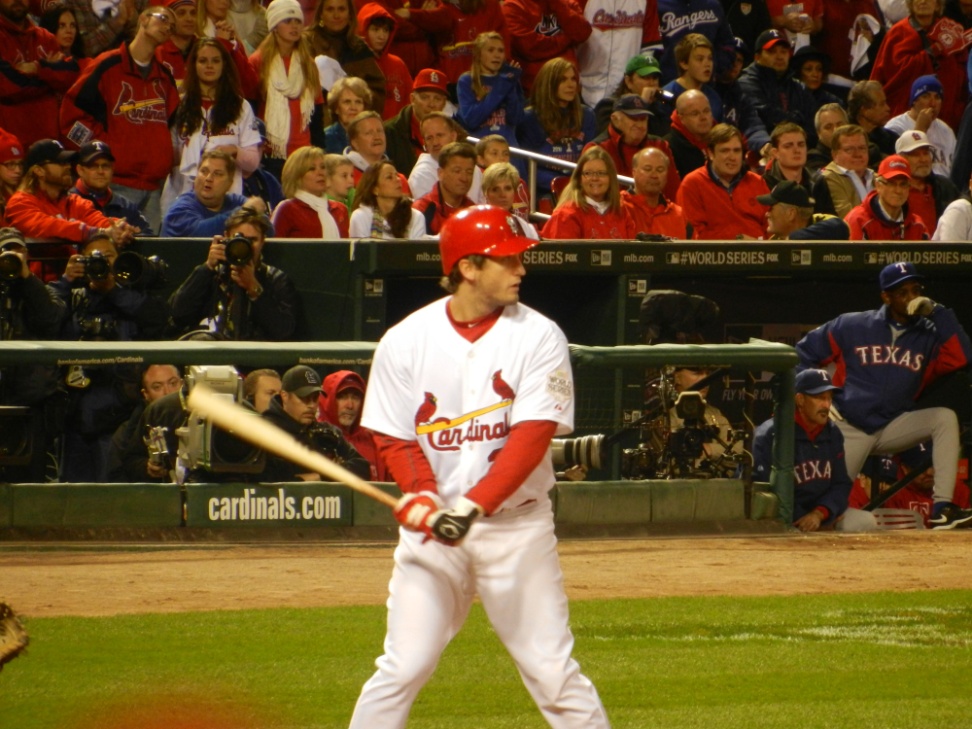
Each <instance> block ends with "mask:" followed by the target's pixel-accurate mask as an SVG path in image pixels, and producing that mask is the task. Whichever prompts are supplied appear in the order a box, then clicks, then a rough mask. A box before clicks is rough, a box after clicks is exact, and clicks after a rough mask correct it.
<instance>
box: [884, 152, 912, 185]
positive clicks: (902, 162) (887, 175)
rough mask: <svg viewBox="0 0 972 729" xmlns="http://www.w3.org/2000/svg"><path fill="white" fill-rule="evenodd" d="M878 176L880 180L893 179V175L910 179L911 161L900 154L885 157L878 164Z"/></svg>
mask: <svg viewBox="0 0 972 729" xmlns="http://www.w3.org/2000/svg"><path fill="white" fill-rule="evenodd" d="M877 173H878V177H880V178H881V179H882V180H893V179H894V178H895V177H905V178H907V179H909V180H910V179H911V163H910V162H908V160H906V159H905V158H904V157H902V156H901V155H900V154H892V155H891V156H890V157H885V158H884V159H882V160H881V164H879V165H878V170H877Z"/></svg>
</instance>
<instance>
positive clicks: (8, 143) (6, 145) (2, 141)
mask: <svg viewBox="0 0 972 729" xmlns="http://www.w3.org/2000/svg"><path fill="white" fill-rule="evenodd" d="M23 158H24V145H22V144H21V143H20V140H19V139H17V137H15V136H14V135H13V134H11V133H10V132H5V131H3V130H2V129H0V164H3V163H4V162H13V161H14V160H18V159H19V160H22V159H23Z"/></svg>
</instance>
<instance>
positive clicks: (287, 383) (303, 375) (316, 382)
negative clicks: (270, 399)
mask: <svg viewBox="0 0 972 729" xmlns="http://www.w3.org/2000/svg"><path fill="white" fill-rule="evenodd" d="M280 389H281V390H282V391H283V392H289V393H291V394H293V395H296V396H297V397H302V398H303V397H307V396H308V395H312V394H313V393H315V392H320V391H321V376H320V375H319V374H317V370H315V369H313V368H311V367H308V366H307V365H297V366H296V367H291V368H290V369H289V370H287V371H286V372H284V376H283V377H282V378H281V379H280Z"/></svg>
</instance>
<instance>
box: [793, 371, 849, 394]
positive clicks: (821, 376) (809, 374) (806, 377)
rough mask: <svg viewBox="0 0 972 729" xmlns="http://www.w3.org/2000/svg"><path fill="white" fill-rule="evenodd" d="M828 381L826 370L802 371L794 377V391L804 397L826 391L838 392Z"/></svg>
mask: <svg viewBox="0 0 972 729" xmlns="http://www.w3.org/2000/svg"><path fill="white" fill-rule="evenodd" d="M839 389H840V388H839V387H837V385H835V384H834V383H833V380H831V379H830V375H829V374H828V373H827V370H803V372H800V373H798V374H797V376H796V391H797V392H798V393H802V394H804V395H819V394H820V393H821V392H827V391H828V390H839Z"/></svg>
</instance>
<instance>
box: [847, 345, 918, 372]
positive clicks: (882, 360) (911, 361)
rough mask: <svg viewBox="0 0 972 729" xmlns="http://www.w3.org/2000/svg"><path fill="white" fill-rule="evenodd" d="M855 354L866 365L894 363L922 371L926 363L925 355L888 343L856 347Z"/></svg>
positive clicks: (915, 370)
mask: <svg viewBox="0 0 972 729" xmlns="http://www.w3.org/2000/svg"><path fill="white" fill-rule="evenodd" d="M854 354H856V355H857V357H858V359H860V361H861V364H862V365H864V366H869V365H894V366H897V367H904V368H905V369H908V370H911V371H912V372H921V368H922V367H923V366H924V364H925V355H923V354H915V353H914V352H912V351H911V350H910V349H902V348H901V347H895V346H893V345H887V344H874V345H870V346H867V347H854Z"/></svg>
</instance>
